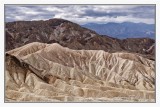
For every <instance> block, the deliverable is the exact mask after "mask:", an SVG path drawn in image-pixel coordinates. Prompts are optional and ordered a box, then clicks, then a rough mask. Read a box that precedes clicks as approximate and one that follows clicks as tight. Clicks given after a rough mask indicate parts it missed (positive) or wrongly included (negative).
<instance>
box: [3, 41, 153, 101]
mask: <svg viewBox="0 0 160 107" xmlns="http://www.w3.org/2000/svg"><path fill="white" fill-rule="evenodd" d="M5 82H6V88H5V89H6V90H5V92H6V93H5V97H6V101H31V102H34V101H36V102H38V101H40V102H43V101H45V102H46V101H48V102H59V101H72V102H73V101H74V102H99V101H100V102H102V101H103V102H133V101H138V102H154V101H155V62H154V61H152V60H149V59H146V58H143V57H141V56H139V55H136V54H131V53H108V52H105V51H102V50H72V49H69V48H65V47H62V46H60V45H59V44H57V43H54V44H45V43H38V42H34V43H30V44H27V45H25V46H22V47H19V48H16V49H14V50H11V51H8V52H6V72H5Z"/></svg>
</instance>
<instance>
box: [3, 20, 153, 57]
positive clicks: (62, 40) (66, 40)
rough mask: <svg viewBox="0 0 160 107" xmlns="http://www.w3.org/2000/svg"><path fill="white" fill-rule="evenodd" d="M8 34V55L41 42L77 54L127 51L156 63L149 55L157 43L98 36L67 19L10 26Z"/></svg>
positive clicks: (17, 23) (25, 22)
mask: <svg viewBox="0 0 160 107" xmlns="http://www.w3.org/2000/svg"><path fill="white" fill-rule="evenodd" d="M5 32H6V35H5V39H6V50H7V51H8V50H12V49H14V48H17V47H20V46H23V45H25V44H28V43H31V42H42V43H59V44H60V45H62V46H65V47H68V48H71V49H76V50H80V49H86V50H104V51H107V52H119V51H126V52H132V53H138V54H142V55H144V56H145V57H148V58H149V59H154V51H153V52H152V55H151V54H150V53H149V51H147V50H148V49H150V48H151V46H152V45H153V44H154V43H155V40H154V39H150V38H128V39H122V40H121V39H117V38H113V37H109V36H107V35H105V36H104V35H99V34H97V33H96V32H95V31H92V30H90V29H87V28H84V27H81V26H80V25H78V24H76V23H73V22H70V21H67V20H64V19H49V20H46V21H42V20H40V21H17V22H8V23H6V28H5Z"/></svg>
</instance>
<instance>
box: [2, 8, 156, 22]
mask: <svg viewBox="0 0 160 107" xmlns="http://www.w3.org/2000/svg"><path fill="white" fill-rule="evenodd" d="M51 18H63V19H67V20H70V21H73V22H76V23H79V24H85V23H108V22H118V23H120V22H135V23H140V22H142V23H148V24H154V22H155V6H154V5H5V20H6V22H11V21H18V20H47V19H51Z"/></svg>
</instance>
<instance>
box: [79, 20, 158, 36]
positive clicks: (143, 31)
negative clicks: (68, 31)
mask: <svg viewBox="0 0 160 107" xmlns="http://www.w3.org/2000/svg"><path fill="white" fill-rule="evenodd" d="M82 26H83V27H86V28H89V29H92V30H94V31H96V32H97V33H98V34H100V35H109V36H112V37H115V38H119V39H125V38H142V37H148V38H152V39H155V25H154V24H145V23H132V22H123V23H114V22H109V23H106V24H97V23H87V24H84V25H82Z"/></svg>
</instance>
